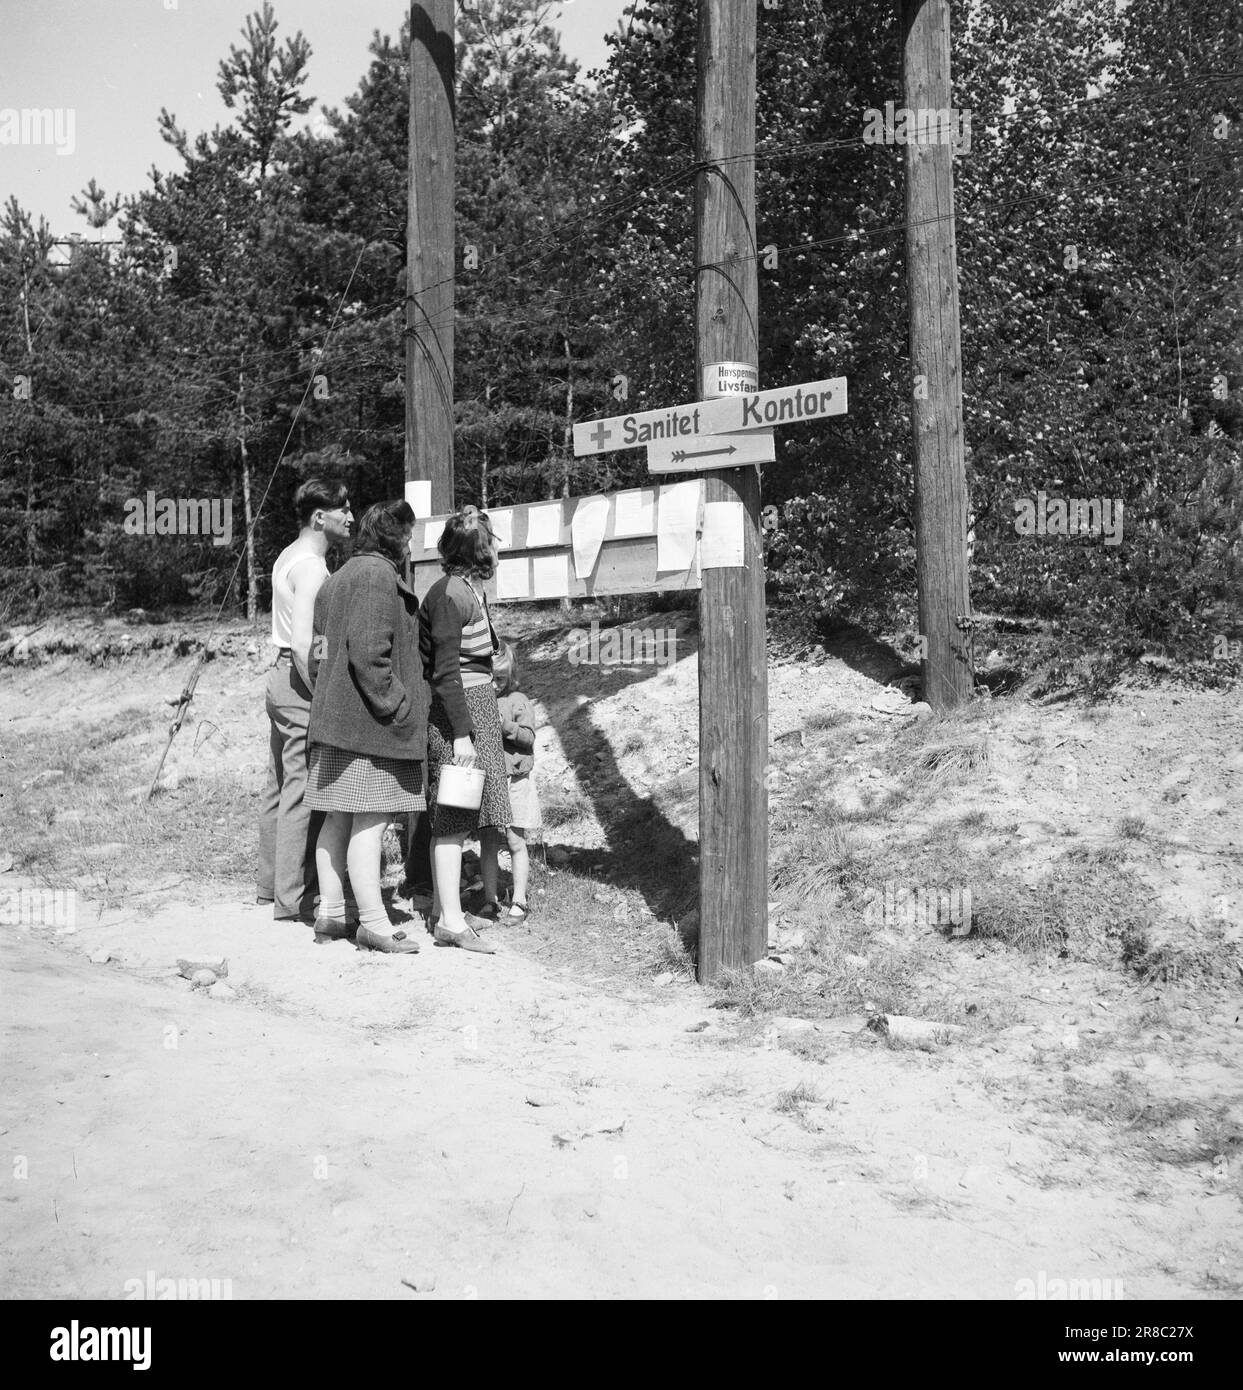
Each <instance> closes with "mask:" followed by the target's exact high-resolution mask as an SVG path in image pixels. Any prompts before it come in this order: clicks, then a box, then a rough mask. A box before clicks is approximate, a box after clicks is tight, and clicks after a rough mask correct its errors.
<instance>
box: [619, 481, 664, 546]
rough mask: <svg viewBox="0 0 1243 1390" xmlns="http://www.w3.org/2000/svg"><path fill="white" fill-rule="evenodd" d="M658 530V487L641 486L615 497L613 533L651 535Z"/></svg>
mask: <svg viewBox="0 0 1243 1390" xmlns="http://www.w3.org/2000/svg"><path fill="white" fill-rule="evenodd" d="M655 530H656V489H655V488H652V487H641V488H638V489H637V490H636V491H634V492H619V493H617V494H616V495H615V496H614V498H613V535H614V536H650V535H651V534H652V533H653V532H654V531H655Z"/></svg>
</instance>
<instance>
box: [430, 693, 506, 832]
mask: <svg viewBox="0 0 1243 1390" xmlns="http://www.w3.org/2000/svg"><path fill="white" fill-rule="evenodd" d="M463 694H464V695H465V696H466V708H467V709H468V710H469V711H470V717H471V722H472V723H473V724H474V726H475V763H476V766H478V767H481V768H483V802H482V803H481V805H480V807H479V809H478V810H477V811H467V810H465V809H464V808H463V807H461V806H437V805H436V790H437V788H438V787H439V785H440V769H441V768H442V767H444V766H445V764H446V763H451V762H452V761H453V725H452V724H450V723H449V712H448V710H446V709H445V707H444V702H443V701H442V700H441V698H440V696H439V695H435V694H433V695H432V707H431V710H430V711H429V712H428V716H427V800H428V810H429V811H430V812H431V817H432V834H433V835H473V834H474V833H475V832H476V831H477V830H480V829H481V828H482V827H484V826H494V827H495V828H496V829H497V830H504V829H505V827H506V826H507V825H508V824H509V823H510V812H509V778H508V777H506V775H505V752H504V749H503V748H502V747H501V716H500V712H499V711H498V710H497V707H496V691H495V690H494V689H493V688H492V687H491V686H490V685H468V686H467V687H466V689H465V691H463Z"/></svg>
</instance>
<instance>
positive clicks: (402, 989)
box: [0, 904, 1243, 1299]
mask: <svg viewBox="0 0 1243 1390" xmlns="http://www.w3.org/2000/svg"><path fill="white" fill-rule="evenodd" d="M117 933H118V925H117V923H116V922H112V921H109V919H108V917H107V915H106V914H105V915H104V917H102V918H101V919H100V920H99V921H98V922H97V923H95V924H94V925H92V926H90V927H89V928H86V929H84V930H83V931H81V932H79V933H78V934H77V935H76V936H75V937H73V938H68V939H66V940H62V941H59V942H53V941H52V940H50V939H49V938H48V936H47V935H46V934H42V933H39V932H30V931H25V932H23V931H21V930H18V929H12V928H5V929H3V930H2V932H0V937H2V941H3V945H2V948H0V949H2V955H0V962H2V966H3V977H4V993H3V1004H4V1007H3V1015H4V1019H3V1022H4V1028H5V1033H6V1041H5V1044H4V1052H5V1065H4V1071H5V1075H6V1084H5V1087H4V1098H3V1113H2V1115H0V1131H2V1137H3V1142H4V1147H5V1149H6V1150H7V1155H8V1167H9V1172H8V1174H6V1178H7V1179H8V1180H7V1181H6V1182H5V1183H4V1190H3V1192H2V1193H0V1228H2V1230H3V1239H2V1240H0V1250H2V1252H3V1253H2V1254H0V1278H2V1279H3V1286H4V1288H5V1291H6V1294H7V1296H9V1297H38V1296H52V1297H73V1298H79V1297H103V1298H121V1297H123V1296H124V1294H125V1291H126V1285H127V1281H131V1280H145V1279H146V1278H147V1275H148V1272H149V1271H154V1277H155V1278H194V1279H208V1278H216V1279H221V1280H225V1279H227V1280H229V1281H230V1288H231V1293H232V1296H233V1297H234V1298H273V1297H275V1298H313V1297H333V1296H340V1297H347V1298H395V1297H396V1298H400V1297H409V1298H419V1297H432V1298H470V1297H479V1298H523V1297H538V1296H552V1297H581V1296H585V1297H629V1296H645V1297H657V1298H681V1297H687V1296H713V1297H743V1298H747V1297H750V1298H764V1297H769V1298H802V1297H813V1296H815V1297H867V1298H910V1297H916V1298H918V1297H940V1298H944V1297H951V1298H952V1297H962V1298H999V1299H1014V1298H1015V1297H1016V1292H1017V1290H1018V1289H1019V1288H1021V1287H1022V1286H1021V1281H1023V1280H1031V1281H1033V1282H1035V1281H1037V1280H1038V1279H1039V1277H1040V1276H1041V1273H1042V1272H1044V1275H1045V1277H1046V1279H1049V1278H1062V1279H1071V1278H1074V1279H1082V1280H1092V1279H1100V1280H1101V1281H1102V1287H1103V1288H1110V1287H1111V1286H1110V1285H1107V1284H1104V1282H1103V1281H1106V1280H1108V1281H1112V1283H1113V1286H1119V1285H1120V1286H1121V1287H1120V1290H1119V1291H1120V1292H1122V1293H1123V1295H1124V1296H1125V1297H1126V1298H1128V1299H1133V1298H1149V1297H1186V1296H1189V1295H1190V1296H1202V1293H1201V1294H1198V1295H1197V1294H1196V1293H1195V1291H1196V1289H1197V1287H1200V1288H1202V1287H1203V1286H1202V1284H1200V1282H1199V1281H1201V1280H1202V1278H1203V1277H1204V1275H1205V1273H1206V1272H1208V1271H1210V1270H1213V1269H1216V1268H1217V1267H1218V1265H1219V1264H1221V1263H1224V1261H1225V1259H1226V1256H1225V1255H1224V1254H1223V1253H1222V1252H1224V1251H1226V1250H1228V1249H1230V1248H1233V1249H1235V1250H1237V1249H1238V1248H1239V1246H1240V1240H1239V1237H1240V1234H1241V1233H1243V1221H1241V1220H1240V1215H1239V1210H1238V1205H1237V1203H1236V1202H1234V1201H1233V1200H1232V1198H1230V1197H1228V1196H1226V1195H1216V1194H1215V1193H1214V1191H1213V1189H1212V1186H1211V1184H1206V1183H1204V1182H1203V1181H1202V1179H1201V1178H1200V1177H1198V1176H1197V1175H1195V1174H1187V1178H1186V1182H1185V1183H1183V1184H1182V1185H1180V1186H1177V1187H1171V1186H1170V1184H1169V1183H1168V1182H1166V1183H1164V1184H1162V1185H1160V1186H1158V1187H1154V1188H1153V1190H1152V1191H1150V1192H1148V1193H1147V1194H1146V1195H1145V1192H1144V1183H1143V1181H1142V1178H1143V1175H1142V1174H1139V1173H1137V1172H1135V1171H1133V1170H1132V1171H1126V1170H1125V1167H1124V1166H1119V1165H1115V1164H1110V1163H1103V1164H1101V1163H1098V1162H1096V1161H1094V1160H1092V1159H1091V1158H1090V1157H1089V1156H1088V1155H1086V1154H1084V1153H1079V1154H1075V1153H1073V1152H1067V1151H1066V1150H1065V1147H1064V1146H1063V1145H1062V1144H1061V1143H1060V1141H1053V1140H1049V1141H1046V1140H1045V1139H1043V1138H1042V1137H1041V1135H1040V1129H1039V1126H1038V1125H1035V1126H1033V1124H1032V1123H1031V1122H1030V1121H1029V1120H1027V1119H1024V1118H1022V1117H1019V1116H1016V1114H1015V1113H1014V1112H1013V1111H1012V1110H1011V1111H1009V1112H1007V1110H1006V1109H1005V1108H1004V1105H1003V1103H1002V1101H1003V1090H998V1089H997V1088H993V1089H992V1090H990V1089H989V1088H988V1087H985V1086H982V1085H980V1084H978V1083H979V1081H980V1077H981V1072H982V1069H983V1068H984V1066H985V1055H987V1058H988V1065H989V1066H991V1067H994V1068H995V1066H996V1055H995V1049H994V1051H993V1052H989V1053H987V1054H984V1055H982V1054H978V1053H977V1054H972V1053H971V1052H970V1051H967V1052H962V1051H960V1052H958V1053H957V1054H956V1055H955V1056H954V1057H953V1058H952V1059H951V1058H950V1057H948V1056H941V1055H927V1054H924V1053H912V1052H907V1051H890V1050H888V1049H887V1048H885V1047H884V1046H883V1045H878V1044H876V1043H874V1042H872V1041H870V1040H869V1039H868V1038H867V1037H865V1036H861V1035H859V1033H858V1032H857V1028H858V1023H859V1020H857V1019H856V1020H844V1021H842V1022H841V1023H839V1024H832V1025H831V1024H829V1023H827V1022H826V1023H825V1024H822V1025H821V1027H822V1029H827V1030H828V1031H830V1032H832V1031H833V1030H834V1029H836V1030H837V1032H838V1037H837V1039H836V1042H835V1048H836V1050H835V1052H834V1053H833V1055H832V1057H831V1059H830V1061H829V1062H828V1063H827V1064H824V1065H819V1066H816V1065H809V1064H808V1063H807V1062H806V1061H805V1060H803V1059H800V1058H799V1057H797V1056H793V1055H791V1054H790V1053H789V1052H787V1051H784V1050H783V1049H782V1048H781V1047H779V1046H773V1045H771V1037H770V1039H769V1045H765V1044H764V1043H760V1044H759V1045H751V1046H737V1045H732V1044H731V1041H730V1037H729V1032H730V1030H729V1026H728V1024H722V1022H721V1021H720V1016H719V1015H717V1014H714V1013H713V1012H712V1011H710V1010H708V1009H706V1008H705V1003H706V998H705V996H704V995H702V994H701V993H700V992H699V991H698V990H697V989H696V988H695V987H693V986H685V987H679V988H677V989H675V990H673V991H670V992H669V993H668V994H667V995H666V997H665V999H666V1000H667V1002H665V1001H663V1000H662V1002H658V1003H657V1002H652V1000H651V998H650V997H649V998H647V999H639V998H637V997H636V998H632V999H627V998H623V997H619V996H617V995H606V994H600V993H595V992H593V991H592V990H590V989H587V988H583V987H580V986H579V985H578V984H577V983H576V982H574V981H571V980H566V979H564V978H556V977H554V976H551V975H550V974H548V973H547V972H545V971H543V970H542V969H541V967H540V965H539V964H538V963H536V962H533V961H531V960H528V959H523V958H522V957H521V956H520V955H519V954H516V953H514V952H507V953H506V954H504V955H502V956H498V957H496V958H493V959H488V958H482V957H471V956H468V955H465V954H463V953H460V952H454V951H444V950H433V949H430V947H429V948H425V949H424V951H423V952H422V953H421V954H420V955H419V956H418V957H414V958H410V959H392V958H378V957H374V956H369V955H365V954H362V953H358V952H355V951H354V950H353V949H352V948H351V947H349V946H348V945H347V944H344V943H341V944H337V945H333V946H328V947H316V946H315V945H313V944H312V942H311V941H310V940H309V933H308V934H307V936H306V937H303V936H302V935H301V933H300V932H297V931H296V929H295V935H293V936H291V935H289V934H288V932H287V931H283V932H279V933H278V932H277V931H276V930H275V928H274V925H273V924H272V923H271V922H270V921H267V920H265V918H264V916H263V914H262V912H261V911H260V910H259V909H257V908H253V907H249V906H243V905H239V904H235V905H232V906H228V905H226V906H223V907H221V908H219V909H218V910H216V911H214V912H213V913H212V914H211V915H210V921H209V922H208V923H207V925H206V926H205V913H204V910H203V909H202V908H196V909H190V908H187V907H182V908H181V909H178V908H176V907H172V908H169V909H168V910H167V911H166V912H165V913H164V914H156V915H155V916H153V917H151V918H148V919H144V920H143V921H142V922H141V923H139V924H136V925H135V926H133V928H132V929H131V932H130V934H129V936H128V937H127V938H126V939H125V950H124V953H123V959H124V962H125V963H124V964H123V965H118V964H117V963H116V962H112V963H109V964H106V965H99V964H90V963H88V961H87V960H86V957H85V955H84V954H83V952H84V951H86V950H89V949H91V948H92V946H94V945H96V944H97V943H98V942H99V941H101V940H104V939H109V937H110V939H111V940H113V942H114V943H115V942H116V940H117V939H118V935H117ZM155 943H159V945H158V950H157V949H155ZM189 945H194V946H196V947H197V948H198V952H200V953H202V952H203V951H204V950H205V949H206V953H207V954H212V953H214V952H216V951H219V952H221V953H223V954H226V955H229V956H230V957H231V959H232V960H233V961H234V962H235V963H236V964H235V966H234V967H233V968H232V969H231V974H230V981H231V983H232V984H234V985H235V986H236V988H237V990H238V997H237V998H236V999H233V1000H230V1001H217V1000H214V999H211V998H208V997H205V996H204V995H203V994H202V993H201V992H199V991H191V990H190V988H189V986H188V984H187V983H186V982H184V981H180V980H175V979H173V978H171V977H170V976H169V975H168V970H167V966H166V965H165V966H163V967H156V966H154V965H152V964H151V960H152V959H154V957H155V956H159V957H160V958H161V959H165V960H166V959H167V958H168V957H169V956H170V955H172V956H175V955H178V954H182V953H183V952H182V947H183V946H189ZM149 948H150V950H149ZM705 1021H707V1023H708V1026H707V1027H706V1028H703V1027H702V1025H703V1024H704V1023H705ZM692 1028H698V1029H700V1031H688V1030H689V1029H692ZM800 1083H806V1084H807V1085H808V1086H809V1088H810V1089H811V1091H812V1092H813V1093H814V1095H815V1097H816V1099H815V1100H814V1101H809V1102H807V1103H804V1104H802V1105H799V1106H796V1107H793V1108H791V1109H788V1110H786V1111H779V1110H777V1109H776V1108H775V1106H776V1104H777V1102H778V1098H779V1097H780V1096H781V1095H782V1094H783V1093H788V1092H789V1091H791V1090H792V1089H793V1088H795V1087H797V1086H798V1085H799V1084H800ZM1003 1089H1004V1088H1003ZM533 1102H535V1103H533ZM19 1159H20V1160H23V1162H22V1163H21V1164H20V1165H19V1164H18V1160H19ZM19 1168H21V1169H22V1170H23V1171H24V1172H25V1174H26V1175H25V1176H24V1177H21V1178H18V1177H17V1176H16V1174H17V1172H18V1170H19ZM403 1280H409V1281H410V1282H411V1283H414V1284H417V1285H419V1286H420V1287H421V1288H423V1289H424V1290H425V1292H416V1291H414V1290H412V1289H411V1288H409V1287H408V1285H406V1284H404V1283H403ZM433 1281H434V1289H433V1288H431V1287H430V1286H431V1284H432V1283H433ZM131 1287H132V1286H131Z"/></svg>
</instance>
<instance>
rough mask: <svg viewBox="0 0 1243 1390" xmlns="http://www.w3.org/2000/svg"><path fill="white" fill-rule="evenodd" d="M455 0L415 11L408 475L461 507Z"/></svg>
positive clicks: (428, 2)
mask: <svg viewBox="0 0 1243 1390" xmlns="http://www.w3.org/2000/svg"><path fill="white" fill-rule="evenodd" d="M453 83H454V52H453V0H423V3H421V4H420V3H415V4H412V5H411V6H410V125H409V141H408V145H407V161H408V164H407V169H408V176H409V187H408V192H407V204H406V477H407V479H413V478H430V479H431V484H432V511H433V512H436V513H443V512H449V511H452V510H453V505H454V502H453V275H454V257H453V200H454V102H453Z"/></svg>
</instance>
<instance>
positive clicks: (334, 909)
mask: <svg viewBox="0 0 1243 1390" xmlns="http://www.w3.org/2000/svg"><path fill="white" fill-rule="evenodd" d="M319 915H320V916H321V917H326V918H327V919H328V920H329V921H330V922H344V921H345V899H344V898H339V899H338V900H337V901H336V902H329V901H328V899H327V898H321V899H320V900H319Z"/></svg>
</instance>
